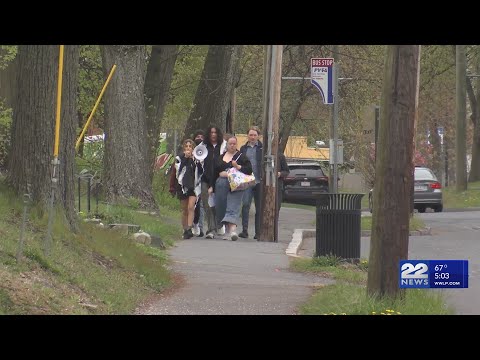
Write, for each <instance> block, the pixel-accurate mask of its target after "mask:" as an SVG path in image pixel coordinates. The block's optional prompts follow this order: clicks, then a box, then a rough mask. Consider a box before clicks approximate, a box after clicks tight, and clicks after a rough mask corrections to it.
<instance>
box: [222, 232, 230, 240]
mask: <svg viewBox="0 0 480 360" xmlns="http://www.w3.org/2000/svg"><path fill="white" fill-rule="evenodd" d="M222 239H223V240H230V239H231V235H230V234H229V233H225V235H223V238H222Z"/></svg>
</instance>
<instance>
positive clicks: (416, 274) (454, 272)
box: [399, 260, 468, 289]
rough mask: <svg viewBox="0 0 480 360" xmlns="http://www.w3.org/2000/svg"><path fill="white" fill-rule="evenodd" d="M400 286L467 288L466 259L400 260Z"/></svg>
mask: <svg viewBox="0 0 480 360" xmlns="http://www.w3.org/2000/svg"><path fill="white" fill-rule="evenodd" d="M399 285H400V287H401V288H424V289H425V288H427V289H428V288H468V260H401V261H400V268H399Z"/></svg>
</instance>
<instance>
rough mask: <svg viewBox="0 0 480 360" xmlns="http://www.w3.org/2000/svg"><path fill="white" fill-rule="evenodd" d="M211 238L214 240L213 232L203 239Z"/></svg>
mask: <svg viewBox="0 0 480 360" xmlns="http://www.w3.org/2000/svg"><path fill="white" fill-rule="evenodd" d="M213 238H214V235H213V232H210V233H208V234H207V236H205V239H213Z"/></svg>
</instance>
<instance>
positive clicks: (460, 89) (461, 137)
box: [455, 45, 467, 191]
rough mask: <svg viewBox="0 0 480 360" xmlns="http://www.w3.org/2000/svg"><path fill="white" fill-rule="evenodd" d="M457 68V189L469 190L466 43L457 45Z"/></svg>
mask: <svg viewBox="0 0 480 360" xmlns="http://www.w3.org/2000/svg"><path fill="white" fill-rule="evenodd" d="M455 53H456V58H457V62H456V70H457V86H456V87H457V88H456V94H457V104H456V105H457V128H456V130H457V131H456V134H455V162H456V167H455V169H456V174H455V175H456V178H457V181H456V190H457V191H465V190H467V164H466V161H467V144H466V113H467V57H466V55H465V45H457V46H456V52H455Z"/></svg>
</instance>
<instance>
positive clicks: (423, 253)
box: [361, 211, 480, 315]
mask: <svg viewBox="0 0 480 360" xmlns="http://www.w3.org/2000/svg"><path fill="white" fill-rule="evenodd" d="M417 215H418V216H420V217H421V218H422V219H423V220H424V222H425V225H426V226H429V227H431V228H432V235H431V236H428V235H427V236H410V240H409V249H408V257H409V258H410V259H418V260H437V259H438V260H468V266H469V279H468V282H469V284H468V286H469V287H468V288H467V289H441V290H433V289H431V290H428V291H442V292H445V294H446V295H447V298H448V302H449V303H450V304H451V305H452V306H453V307H454V308H455V310H456V314H465V315H467V314H477V315H478V314H480V212H479V211H462V212H442V213H424V214H417ZM369 251H370V238H368V237H363V238H362V244H361V256H362V257H364V258H367V259H368V256H369Z"/></svg>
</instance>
